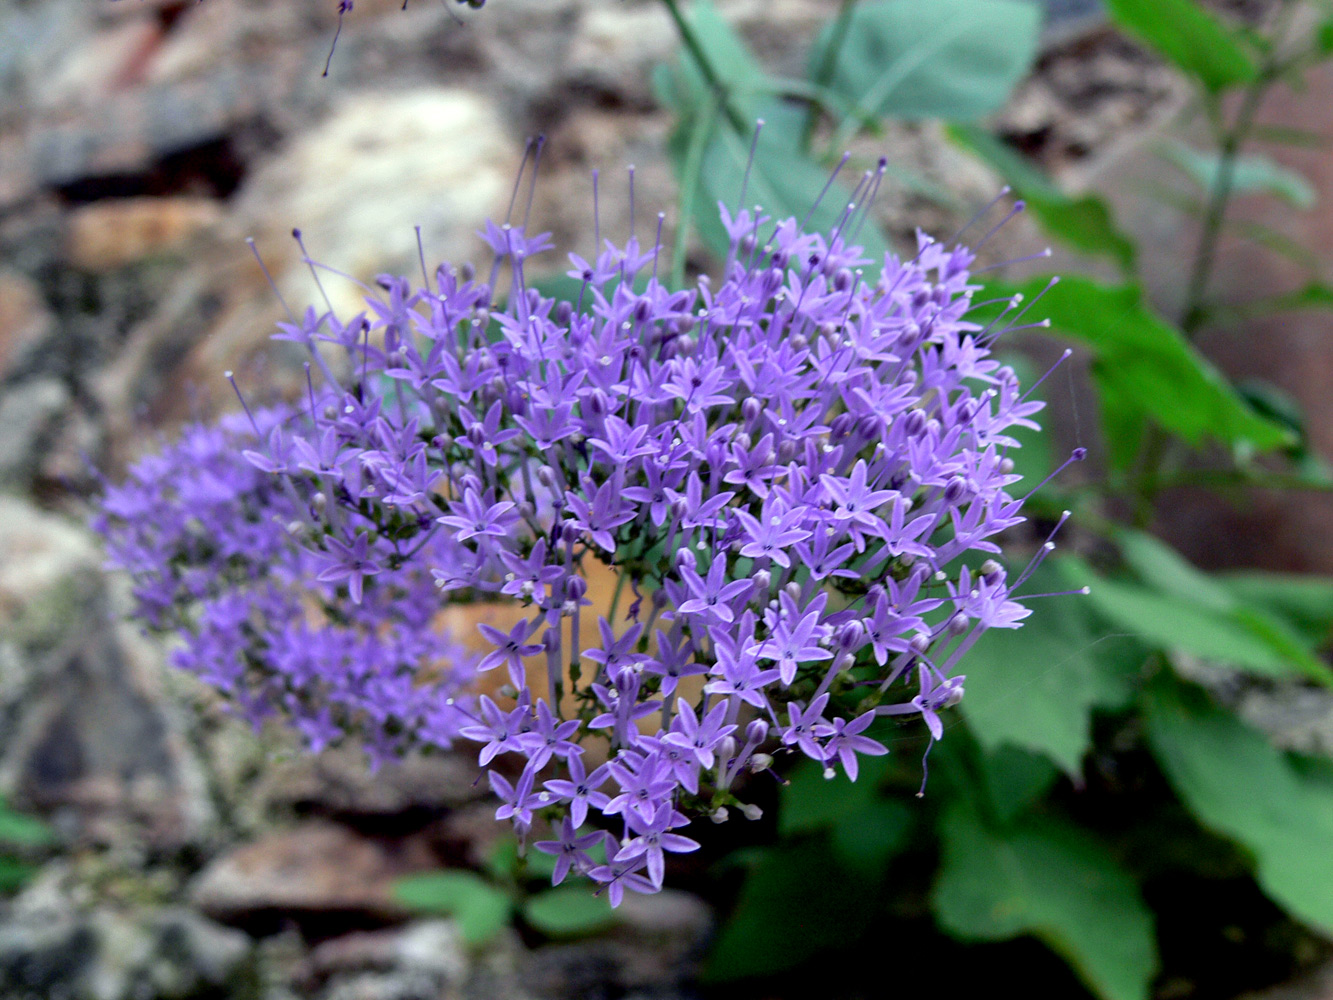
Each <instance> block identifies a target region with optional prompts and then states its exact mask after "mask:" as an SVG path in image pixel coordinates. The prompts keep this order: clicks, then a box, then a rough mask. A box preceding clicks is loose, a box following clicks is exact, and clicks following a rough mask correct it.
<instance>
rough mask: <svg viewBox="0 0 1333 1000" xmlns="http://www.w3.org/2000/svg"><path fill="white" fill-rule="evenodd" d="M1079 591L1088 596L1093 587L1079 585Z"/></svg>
mask: <svg viewBox="0 0 1333 1000" xmlns="http://www.w3.org/2000/svg"><path fill="white" fill-rule="evenodd" d="M1078 592H1079V593H1080V594H1082V595H1083V596H1084V597H1087V596H1088V595H1089V594H1091V593H1092V588H1091V587H1079V588H1078Z"/></svg>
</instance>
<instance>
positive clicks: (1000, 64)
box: [810, 0, 1041, 121]
mask: <svg viewBox="0 0 1333 1000" xmlns="http://www.w3.org/2000/svg"><path fill="white" fill-rule="evenodd" d="M1040 30H1041V11H1040V8H1039V6H1038V5H1037V4H1033V3H1024V2H1020V0H931V2H930V3H921V2H919V0H880V2H878V3H861V4H859V5H858V6H857V7H856V9H855V10H854V11H853V12H852V19H851V24H850V27H849V30H848V31H847V34H846V37H845V39H844V40H843V42H842V46H841V48H840V49H839V51H838V56H837V62H836V63H835V64H834V66H833V72H832V75H831V78H830V82H829V87H830V88H831V89H833V90H834V91H836V92H838V93H839V94H841V95H842V96H843V97H845V98H846V99H847V100H848V101H849V102H851V103H853V104H855V105H857V106H859V107H860V108H862V109H863V110H864V111H866V112H868V113H870V114H872V115H892V116H893V117H895V118H914V119H920V118H943V119H945V120H948V121H967V120H971V119H975V118H979V117H981V116H982V115H986V114H989V113H990V112H992V111H995V110H996V109H997V108H999V107H1000V105H1001V104H1003V103H1004V101H1005V99H1006V98H1007V97H1008V96H1009V93H1010V91H1011V90H1013V88H1014V86H1015V85H1016V84H1017V83H1018V81H1019V80H1020V79H1022V77H1023V74H1024V73H1026V72H1027V70H1028V67H1029V66H1031V65H1032V59H1033V57H1034V55H1035V54H1036V48H1037V37H1038V35H1039V33H1040ZM833 32H834V27H833V25H829V26H828V27H827V28H826V29H825V30H824V32H823V33H822V34H821V35H820V37H819V39H818V40H817V41H816V42H815V45H814V49H813V50H812V53H811V61H810V64H811V66H812V67H817V66H820V65H822V64H823V63H824V61H825V57H824V52H825V51H826V49H827V48H828V45H829V43H830V40H831V39H832V37H833ZM812 75H813V74H812Z"/></svg>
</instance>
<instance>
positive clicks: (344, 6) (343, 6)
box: [320, 0, 352, 76]
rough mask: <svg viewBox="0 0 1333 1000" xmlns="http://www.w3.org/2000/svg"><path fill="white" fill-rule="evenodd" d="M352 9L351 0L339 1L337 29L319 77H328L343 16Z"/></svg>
mask: <svg viewBox="0 0 1333 1000" xmlns="http://www.w3.org/2000/svg"><path fill="white" fill-rule="evenodd" d="M351 9H352V0H341V2H340V3H339V4H338V27H337V28H335V29H334V31H333V44H332V45H330V46H329V57H328V58H327V59H325V60H324V72H323V73H321V74H320V75H321V76H328V75H329V67H330V66H332V65H333V50H334V49H336V48H337V47H338V36H339V35H341V34H342V33H343V15H344V14H346V13H347V12H348V11H349V10H351Z"/></svg>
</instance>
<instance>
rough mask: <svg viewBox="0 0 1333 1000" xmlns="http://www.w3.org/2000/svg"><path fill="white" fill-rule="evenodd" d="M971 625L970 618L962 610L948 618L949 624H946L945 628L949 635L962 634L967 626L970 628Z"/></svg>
mask: <svg viewBox="0 0 1333 1000" xmlns="http://www.w3.org/2000/svg"><path fill="white" fill-rule="evenodd" d="M971 626H972V619H971V618H969V617H967V615H965V614H963V612H961V611H959V612H957V613H956V614H955V615H954V616H953V617H952V618H950V619H949V624H948V625H947V626H946V628H947V629H948V631H949V634H950V635H962V634H963V633H964V632H966V631H967V630H968V629H969V628H971Z"/></svg>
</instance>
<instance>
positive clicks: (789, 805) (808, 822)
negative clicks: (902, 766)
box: [778, 757, 889, 837]
mask: <svg viewBox="0 0 1333 1000" xmlns="http://www.w3.org/2000/svg"><path fill="white" fill-rule="evenodd" d="M888 768H889V761H888V758H887V757H863V758H861V765H860V774H859V775H858V776H857V780H856V781H852V780H851V779H850V778H848V777H847V775H846V774H844V773H843V772H842V771H841V770H839V771H837V773H836V774H835V775H834V777H832V778H825V777H824V768H823V767H820V766H819V765H818V764H816V763H815V762H814V761H812V760H803V761H801V763H800V764H799V765H798V766H797V767H795V768H793V769H792V773H791V776H790V778H789V779H788V781H787V784H786V785H784V786H783V788H782V793H781V800H780V806H779V812H778V832H779V833H780V834H782V836H784V837H791V836H794V835H797V834H802V833H811V832H814V831H816V830H823V829H826V828H828V827H832V826H836V825H837V824H839V823H841V822H842V821H843V820H844V819H846V817H847V816H849V815H851V814H852V813H855V812H859V811H860V810H862V809H865V808H867V807H868V806H869V805H871V803H873V802H874V801H875V800H876V799H877V798H878V797H879V791H878V789H877V787H876V786H877V785H878V783H879V781H880V779H881V778H882V777H883V776H884V773H885V771H887V770H888Z"/></svg>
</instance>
